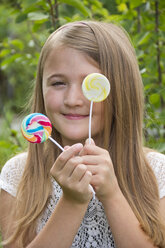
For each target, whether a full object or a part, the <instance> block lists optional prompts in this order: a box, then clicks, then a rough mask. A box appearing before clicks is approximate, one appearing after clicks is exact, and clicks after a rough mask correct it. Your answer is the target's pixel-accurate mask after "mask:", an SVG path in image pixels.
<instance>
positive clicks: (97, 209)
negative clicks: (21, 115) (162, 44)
mask: <svg viewBox="0 0 165 248" xmlns="http://www.w3.org/2000/svg"><path fill="white" fill-rule="evenodd" d="M93 72H99V73H102V74H104V75H105V76H106V77H107V78H108V79H109V81H110V83H111V92H110V95H109V97H108V98H107V99H106V100H105V101H104V102H100V103H95V104H94V107H93V116H92V137H93V142H92V144H88V139H87V137H88V122H89V107H90V102H89V101H88V100H87V99H86V98H85V97H84V96H83V93H82V90H81V84H82V81H83V79H84V77H85V76H87V75H88V74H89V73H93ZM32 112H39V113H43V114H45V115H47V116H48V118H49V119H50V120H51V122H52V124H53V133H52V136H53V138H54V139H55V140H57V141H58V142H59V143H60V144H61V145H62V146H64V147H65V150H64V152H62V153H60V151H59V149H58V148H57V147H56V146H55V145H54V144H53V143H51V141H47V142H45V143H44V144H30V145H29V149H28V152H27V153H23V154H20V155H17V156H16V157H14V158H12V159H11V160H9V161H8V162H7V163H6V165H5V166H4V168H3V169H2V173H1V180H0V185H1V188H2V190H1V195H0V224H1V231H2V237H3V240H4V245H5V246H4V247H8V248H11V247H12V248H13V247H14V248H18V247H27V248H33V247H35V248H38V247H39V248H42V247H43V248H45V247H49V248H56V247H57V248H69V247H81V248H84V247H98V248H101V247H105V248H108V247H117V248H136V247H137V248H141V247H145V248H153V247H161V248H163V247H165V228H164V219H165V197H164V196H165V169H164V168H163V165H165V156H164V155H162V154H159V153H157V152H153V151H152V152H151V151H149V150H147V149H145V148H144V147H143V143H142V119H143V92H142V81H141V77H140V73H139V68H138V65H137V61H136V57H135V52H134V49H133V48H132V45H131V43H130V41H129V38H128V37H127V35H126V33H125V31H124V30H122V29H121V28H119V27H118V26H116V25H114V24H108V23H102V22H94V21H82V22H74V23H70V24H67V25H64V26H63V27H61V28H59V29H58V30H57V31H55V32H54V33H52V34H51V35H50V37H49V38H48V40H47V41H46V43H45V45H44V47H43V49H42V52H41V56H40V60H39V64H38V73H37V79H36V87H35V91H34V97H33V104H32ZM89 184H91V185H92V186H93V188H94V190H95V192H96V199H93V198H92V193H91V190H90V187H89ZM11 209H12V210H11Z"/></svg>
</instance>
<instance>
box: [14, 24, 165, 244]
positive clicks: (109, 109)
mask: <svg viewBox="0 0 165 248" xmlns="http://www.w3.org/2000/svg"><path fill="white" fill-rule="evenodd" d="M60 45H62V46H68V47H71V48H74V49H77V50H79V51H81V52H83V53H85V54H87V55H88V56H90V57H91V58H93V59H94V60H95V61H97V63H98V64H99V67H100V69H101V71H102V73H103V74H104V75H105V76H106V77H107V78H108V79H109V81H110V83H111V93H110V96H109V97H108V99H107V100H106V101H105V116H104V118H105V125H104V130H103V138H102V141H100V144H99V145H100V146H103V147H104V148H105V149H107V150H109V152H110V155H111V158H112V161H113V165H114V170H115V173H116V177H117V179H118V183H119V186H120V188H121V190H122V192H123V194H124V196H125V197H126V199H127V201H128V203H129V204H130V206H131V208H132V210H133V212H134V214H135V215H136V217H137V218H138V220H139V223H140V226H141V228H142V229H143V230H144V232H145V233H146V234H147V235H148V236H149V237H150V239H151V240H152V241H153V243H154V245H157V246H158V247H162V248H163V247H165V235H164V226H163V223H162V220H161V216H160V199H159V193H158V186H157V182H156V179H155V176H154V174H153V172H152V170H151V168H150V166H149V165H148V162H147V160H146V156H145V152H144V149H143V134H142V123H143V101H144V99H143V84H142V80H141V76H140V73H139V68H138V64H137V59H136V56H135V51H134V49H133V47H132V45H131V42H130V40H129V37H128V35H127V34H126V32H125V31H124V30H122V28H121V27H118V26H117V25H114V24H110V23H102V22H96V21H82V22H75V23H69V24H66V25H65V26H62V27H61V28H59V29H58V30H57V31H55V32H54V33H52V34H51V35H50V37H49V38H48V40H47V41H46V43H45V45H44V47H43V49H42V51H41V55H40V60H39V64H38V72H37V79H36V86H35V91H34V97H33V106H32V112H40V113H43V114H46V113H45V107H44V100H43V95H42V74H43V68H44V63H45V61H46V59H47V56H48V55H49V53H50V52H51V50H52V48H53V47H55V46H60ZM52 136H53V137H54V138H55V139H56V140H58V142H61V139H60V134H59V133H58V132H57V131H56V130H55V129H54V128H53V133H52ZM48 148H49V149H48ZM58 154H59V150H58V148H55V146H54V145H53V144H51V142H49V141H47V142H46V143H45V144H30V145H29V151H28V158H27V162H26V167H25V171H24V174H23V177H22V180H21V183H20V185H19V188H18V193H17V200H16V207H15V216H16V228H15V232H14V234H13V236H12V238H11V240H14V239H17V241H19V242H18V243H19V245H20V246H25V245H26V244H27V239H28V238H29V237H30V238H31V239H32V237H33V235H34V233H35V230H36V223H37V219H38V217H39V216H40V214H41V213H42V212H43V211H44V209H45V207H46V204H47V202H48V201H49V197H50V195H51V190H52V188H51V179H50V173H49V171H50V168H51V166H52V164H53V163H54V161H55V159H56V158H57V156H58ZM27 237H28V238H27Z"/></svg>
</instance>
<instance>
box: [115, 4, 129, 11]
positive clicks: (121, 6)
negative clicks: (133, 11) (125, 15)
mask: <svg viewBox="0 0 165 248" xmlns="http://www.w3.org/2000/svg"><path fill="white" fill-rule="evenodd" d="M117 8H118V10H119V11H120V12H125V11H126V10H127V5H126V4H125V3H121V4H119V5H118V7H117Z"/></svg>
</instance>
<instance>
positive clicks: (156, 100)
mask: <svg viewBox="0 0 165 248" xmlns="http://www.w3.org/2000/svg"><path fill="white" fill-rule="evenodd" d="M149 100H150V103H152V104H159V103H160V95H159V94H157V93H154V94H152V95H150V96H149Z"/></svg>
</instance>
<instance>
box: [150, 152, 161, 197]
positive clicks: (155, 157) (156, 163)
mask: <svg viewBox="0 0 165 248" xmlns="http://www.w3.org/2000/svg"><path fill="white" fill-rule="evenodd" d="M147 160H148V162H149V164H150V166H151V168H152V170H153V172H154V174H155V176H156V179H157V182H158V186H159V193H160V198H162V197H164V196H165V155H164V154H161V153H158V152H154V151H153V152H149V153H147Z"/></svg>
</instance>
